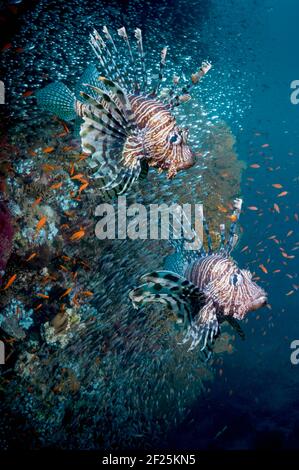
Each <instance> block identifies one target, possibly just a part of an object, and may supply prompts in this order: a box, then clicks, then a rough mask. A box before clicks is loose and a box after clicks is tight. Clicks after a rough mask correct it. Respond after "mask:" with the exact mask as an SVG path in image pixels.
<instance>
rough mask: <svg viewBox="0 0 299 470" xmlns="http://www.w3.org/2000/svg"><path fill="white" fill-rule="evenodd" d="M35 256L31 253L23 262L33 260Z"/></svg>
mask: <svg viewBox="0 0 299 470" xmlns="http://www.w3.org/2000/svg"><path fill="white" fill-rule="evenodd" d="M36 255H37V253H32V254H31V255H30V256H28V258H27V259H26V260H25V261H27V262H28V261H31V260H32V259H33V258H35V257H36Z"/></svg>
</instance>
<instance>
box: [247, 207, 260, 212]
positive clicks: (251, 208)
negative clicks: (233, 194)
mask: <svg viewBox="0 0 299 470" xmlns="http://www.w3.org/2000/svg"><path fill="white" fill-rule="evenodd" d="M247 209H249V210H250V211H258V207H256V206H249V207H247Z"/></svg>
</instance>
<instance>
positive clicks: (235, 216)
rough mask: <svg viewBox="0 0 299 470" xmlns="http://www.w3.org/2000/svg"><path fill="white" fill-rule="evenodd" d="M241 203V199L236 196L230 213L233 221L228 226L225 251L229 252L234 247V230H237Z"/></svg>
mask: <svg viewBox="0 0 299 470" xmlns="http://www.w3.org/2000/svg"><path fill="white" fill-rule="evenodd" d="M242 203H243V201H242V199H239V198H237V199H235V200H234V211H233V214H232V220H233V222H232V224H231V226H230V231H229V236H228V242H227V245H226V251H227V253H230V252H231V251H232V249H233V248H234V242H235V235H236V230H237V226H238V221H239V217H240V214H241V209H242Z"/></svg>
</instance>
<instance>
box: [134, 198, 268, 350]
mask: <svg viewBox="0 0 299 470" xmlns="http://www.w3.org/2000/svg"><path fill="white" fill-rule="evenodd" d="M241 204H242V201H241V200H240V199H236V200H235V210H234V214H233V216H232V217H233V220H234V222H233V223H232V225H231V229H230V235H229V239H228V240H226V239H225V234H224V233H225V227H224V225H221V226H220V233H221V244H220V246H219V247H218V249H217V250H216V251H215V252H214V251H213V249H212V246H211V238H210V234H209V228H208V225H207V222H206V220H205V219H204V220H203V225H204V228H205V231H206V235H207V241H208V251H207V252H206V251H205V249H204V248H203V245H202V246H201V249H200V250H199V251H198V252H192V253H191V252H190V251H184V250H182V249H179V250H177V252H176V253H175V254H173V255H170V256H169V257H168V258H167V259H166V263H165V268H166V269H167V270H165V271H156V272H154V273H149V274H146V275H145V276H143V277H142V280H143V281H145V283H144V284H143V285H141V286H139V287H137V288H136V289H134V290H133V291H131V292H130V298H131V300H132V301H133V304H134V306H135V307H138V306H141V305H144V304H146V303H148V302H161V303H163V304H166V306H167V307H168V308H169V309H171V310H173V311H175V312H177V313H178V314H179V319H180V317H182V319H183V320H184V326H186V327H187V331H186V335H185V337H184V339H183V343H185V342H189V341H190V342H191V345H190V348H189V349H194V348H195V347H196V346H197V345H199V344H200V345H201V350H202V351H203V350H205V349H206V347H207V348H209V349H211V345H213V342H214V340H215V338H216V337H217V336H218V335H219V332H220V327H219V325H220V324H221V323H222V322H224V321H227V322H229V323H230V324H231V325H232V326H233V327H234V328H235V329H236V330H237V331H238V333H239V334H240V335H241V336H242V337H243V332H242V330H241V328H240V326H239V324H238V320H242V319H244V317H245V315H246V314H247V313H248V312H249V311H252V310H257V309H258V308H260V307H262V306H264V305H265V304H266V302H267V295H266V293H265V291H264V290H263V289H262V288H260V287H259V286H258V285H257V284H256V283H255V282H254V281H253V280H252V275H251V273H250V271H248V270H245V269H240V268H239V267H238V266H237V264H236V262H235V261H234V260H233V258H231V256H230V253H231V251H232V249H233V247H234V243H235V239H236V226H237V225H236V224H237V220H238V218H239V214H240V211H241Z"/></svg>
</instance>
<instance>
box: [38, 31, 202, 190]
mask: <svg viewBox="0 0 299 470" xmlns="http://www.w3.org/2000/svg"><path fill="white" fill-rule="evenodd" d="M103 32H104V35H105V40H104V39H103V38H102V36H101V35H100V34H99V33H98V32H97V31H94V32H93V34H92V35H91V37H90V44H91V46H92V49H93V51H94V52H95V54H96V57H97V58H98V60H99V66H100V68H101V71H102V72H103V73H104V74H105V75H104V76H100V74H99V72H98V71H97V68H96V67H92V66H91V67H89V68H88V69H87V71H86V72H85V73H84V74H83V77H82V79H81V81H80V84H79V85H78V86H77V88H76V90H77V93H76V94H74V93H72V92H71V91H70V90H69V89H68V88H67V87H66V86H65V85H64V84H61V83H59V82H58V83H53V84H50V85H48V86H47V87H46V88H44V89H42V90H40V91H39V92H37V94H36V96H37V100H38V104H39V105H40V106H41V107H43V108H44V109H47V110H51V109H52V110H53V112H55V114H57V115H58V116H60V117H61V118H62V119H67V120H70V119H74V118H75V117H76V116H77V117H79V118H80V119H81V126H80V136H81V144H82V148H83V151H84V152H87V153H88V154H90V158H89V159H88V163H89V167H90V172H91V175H92V176H93V177H94V179H95V180H97V181H98V186H99V187H100V188H101V189H102V190H104V191H105V192H107V191H108V192H109V191H113V192H114V194H122V193H125V192H126V191H128V189H129V188H130V187H131V186H132V184H133V183H134V182H135V181H136V180H137V179H138V178H141V177H143V176H144V174H145V173H147V170H148V168H149V167H156V168H157V169H158V170H160V171H163V170H166V171H167V172H168V173H167V174H168V178H173V177H174V176H175V175H176V173H177V172H178V171H180V170H185V169H187V168H189V167H191V166H192V165H194V163H195V154H194V152H193V151H192V150H191V148H190V147H189V145H188V129H186V128H184V129H183V128H179V127H178V126H177V124H176V120H175V118H174V116H173V115H172V114H171V110H172V109H173V108H174V107H176V106H179V105H180V104H182V103H184V102H186V101H188V100H189V99H190V98H191V97H190V95H189V91H190V90H191V88H192V87H193V86H194V85H195V84H197V83H198V82H199V81H200V79H201V78H202V77H203V76H204V75H205V74H206V73H207V72H208V70H209V69H210V68H211V64H209V63H208V62H203V63H202V65H201V67H200V68H199V70H198V71H197V72H196V73H195V74H193V75H192V76H191V83H190V84H189V85H186V86H184V87H183V88H182V89H181V90H179V89H178V88H177V84H178V81H179V78H178V77H176V76H175V77H174V78H173V86H172V88H171V89H170V90H169V91H168V94H167V95H166V96H165V95H164V97H163V99H162V97H160V96H159V88H160V85H161V83H162V81H163V72H164V66H165V60H166V54H167V48H166V47H165V48H164V49H163V50H162V52H161V60H160V68H159V76H158V80H157V82H156V84H155V85H154V86H152V85H151V88H150V87H149V85H148V77H147V73H146V69H145V62H144V51H143V42H142V34H141V30H140V29H138V28H137V29H136V30H135V37H136V39H137V48H138V54H139V59H140V67H139V68H138V67H137V65H136V61H135V57H134V51H133V50H132V48H131V45H130V42H129V38H128V36H127V33H126V30H125V28H120V29H119V30H118V34H119V36H121V37H122V39H123V40H124V42H125V44H126V46H127V47H128V51H129V61H130V67H129V69H128V68H126V69H124V70H123V68H122V67H121V66H120V61H119V57H118V56H119V52H118V49H117V47H116V44H115V42H114V40H113V38H112V36H111V35H110V33H109V31H108V29H107V28H106V27H104V28H103ZM140 73H141V77H142V79H141V82H140V80H139V75H140Z"/></svg>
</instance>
